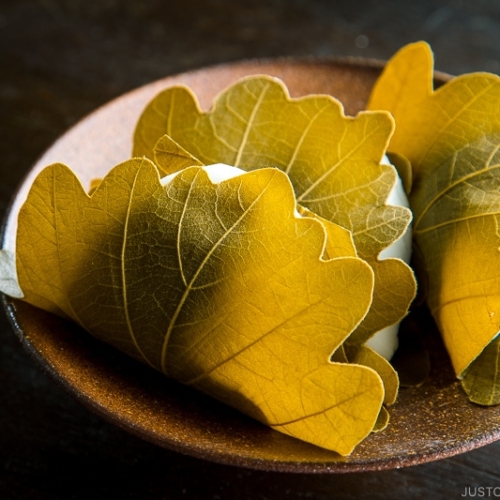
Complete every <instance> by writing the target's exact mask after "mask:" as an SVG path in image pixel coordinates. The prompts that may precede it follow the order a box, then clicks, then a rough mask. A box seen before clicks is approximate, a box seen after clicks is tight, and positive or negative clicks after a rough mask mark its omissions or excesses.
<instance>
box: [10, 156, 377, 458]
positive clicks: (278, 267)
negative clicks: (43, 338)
mask: <svg viewBox="0 0 500 500" xmlns="http://www.w3.org/2000/svg"><path fill="white" fill-rule="evenodd" d="M295 206H296V202H295V197H294V193H293V190H292V187H291V185H290V182H289V180H288V177H287V176H286V175H285V174H283V173H282V172H281V171H279V170H277V169H262V170H258V171H255V172H250V173H245V174H243V175H239V176H237V177H234V178H232V179H228V180H226V181H223V182H220V183H213V182H212V181H211V180H210V178H209V176H208V174H207V173H206V172H205V170H204V169H203V168H201V167H196V166H195V167H190V168H187V169H184V170H182V171H181V172H180V173H179V174H178V175H176V176H175V177H174V178H173V179H171V180H169V182H167V183H166V185H165V186H164V185H162V183H161V182H160V176H159V172H158V170H157V167H156V166H155V165H154V164H153V163H151V162H150V161H149V160H147V159H134V160H129V161H127V162H125V163H123V164H121V165H118V166H117V167H115V168H114V169H113V170H112V171H111V172H110V173H109V174H108V175H107V176H106V177H105V178H104V179H103V180H102V181H101V182H100V184H99V185H98V186H97V188H96V189H95V190H94V191H93V192H92V195H90V196H89V195H88V194H87V193H86V192H85V190H84V189H83V188H82V186H81V185H80V183H79V181H78V179H77V178H76V177H75V175H74V174H73V173H72V172H71V170H69V169H68V168H67V167H65V166H64V165H61V164H56V165H52V166H50V167H48V168H46V169H45V170H43V171H42V172H41V173H40V174H39V176H38V177H37V178H36V180H35V182H34V184H33V186H32V188H31V191H30V193H29V195H28V198H27V201H26V203H25V204H24V206H23V207H22V209H21V211H20V214H19V221H18V222H19V225H18V236H17V269H18V276H19V284H20V287H21V289H22V291H23V293H24V300H27V301H28V302H30V303H32V304H34V305H35V306H38V307H42V308H44V309H47V310H49V311H52V312H55V313H57V314H61V315H64V316H67V317H69V318H72V319H73V320H74V321H75V322H77V323H78V324H80V325H81V326H82V327H83V328H85V329H86V330H88V331H89V332H91V333H92V334H93V335H95V336H96V337H97V338H99V339H101V340H103V341H105V342H108V343H110V344H112V345H114V346H116V347H117V348H119V349H121V350H122V351H124V352H126V353H128V354H130V355H131V356H133V357H135V358H137V359H138V360H141V361H143V362H145V363H147V364H149V365H150V366H152V367H154V368H156V369H157V370H160V371H162V372H163V373H165V374H166V375H168V376H170V377H173V378H175V379H177V380H179V381H181V382H183V383H185V384H188V385H191V386H194V387H196V388H198V389H200V390H202V391H204V392H206V393H208V394H210V395H212V396H213V397H215V398H217V399H219V400H221V401H223V402H225V403H227V404H229V405H232V406H234V407H236V408H238V409H240V410H241V411H243V412H245V413H247V414H249V415H251V416H252V417H255V418H257V419H259V420H260V421H262V422H263V423H265V424H267V425H269V426H271V427H272V428H274V429H277V430H279V431H281V432H284V433H286V434H289V435H291V436H294V437H297V438H299V439H302V440H304V441H307V442H310V443H313V444H316V445H318V446H322V447H325V448H328V449H330V450H335V451H337V452H338V453H341V454H349V453H350V452H351V451H352V450H353V448H354V447H355V446H356V445H357V444H358V443H359V442H360V441H361V440H362V439H363V438H365V437H366V436H367V435H368V434H369V433H370V432H371V431H372V429H373V428H374V426H375V424H376V422H377V418H378V416H379V414H380V412H381V405H382V402H383V400H384V387H383V384H382V381H381V379H380V377H379V375H378V374H377V373H376V372H375V371H374V370H373V369H371V368H368V367H366V366H362V365H356V364H345V363H339V362H331V361H330V358H331V355H332V354H333V353H334V352H336V351H338V350H339V348H340V346H341V345H342V344H343V343H344V342H345V340H346V338H347V337H348V336H349V335H350V334H351V332H352V331H353V330H354V329H355V328H356V327H357V325H358V324H359V323H360V322H361V321H362V319H363V318H364V316H365V315H366V313H367V311H368V310H369V308H370V304H371V300H372V293H373V271H372V270H371V268H370V266H369V265H367V264H366V262H364V261H363V260H361V259H359V258H357V257H355V256H350V255H346V253H349V252H348V243H346V240H345V230H343V229H341V228H339V229H340V231H341V232H340V233H339V235H340V236H339V244H338V245H337V244H335V241H333V238H334V234H335V229H334V228H330V229H331V230H330V231H329V232H328V235H329V237H330V242H329V243H328V240H327V231H326V229H325V226H324V225H323V224H322V223H321V221H320V220H318V219H316V218H311V217H300V216H298V214H297V213H296V211H295ZM346 245H347V246H346ZM346 249H347V251H346Z"/></svg>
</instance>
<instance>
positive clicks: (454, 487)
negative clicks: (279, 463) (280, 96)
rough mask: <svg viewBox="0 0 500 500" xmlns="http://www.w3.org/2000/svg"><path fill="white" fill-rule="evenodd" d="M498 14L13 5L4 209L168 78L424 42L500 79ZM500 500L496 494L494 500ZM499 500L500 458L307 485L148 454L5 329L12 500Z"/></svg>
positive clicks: (1, 341) (314, 2)
mask: <svg viewBox="0 0 500 500" xmlns="http://www.w3.org/2000/svg"><path fill="white" fill-rule="evenodd" d="M499 33H500V2H496V1H495V0H480V1H475V2H467V1H461V0H450V1H444V0H440V1H439V0H435V1H433V0H424V1H418V2H411V3H410V2H402V1H399V2H398V1H387V0H379V1H378V2H374V1H368V0H358V1H356V2H355V1H351V2H332V1H328V0H288V1H286V0H254V1H251V0H246V1H240V2H236V1H234V2H231V1H229V0H202V1H197V0H183V1H182V2H169V1H166V0H165V1H162V0H151V1H137V0H133V1H125V0H100V1H99V2H97V1H96V2H91V1H85V0H19V1H14V0H2V1H1V2H0V67H1V76H0V159H1V160H0V169H1V170H0V172H1V174H0V175H1V182H0V210H1V215H2V217H3V216H4V214H5V211H6V210H7V207H8V204H9V201H10V199H11V197H12V195H13V193H14V191H15V189H16V187H17V185H18V184H19V182H20V181H21V179H22V177H23V176H24V175H25V173H26V172H27V171H28V170H29V168H30V167H31V165H32V164H33V163H34V162H35V160H36V159H37V157H38V156H39V155H40V154H41V153H42V152H43V151H44V150H45V149H46V148H47V147H49V146H50V144H51V143H52V142H53V141H54V140H55V139H56V138H57V137H58V136H59V135H60V134H61V133H63V132H64V131H65V130H66V129H67V128H68V127H70V126H71V125H73V124H74V123H76V122H77V121H78V120H80V119H81V118H82V117H84V116H85V115H86V114H88V113H89V112H90V111H92V110H94V109H95V108H96V107H98V106H100V105H102V104H104V103H106V102H107V101H109V100H110V99H112V98H114V97H117V96H119V95H121V94H123V93H124V92H126V91H128V90H130V89H133V88H135V87H137V86H139V85H142V84H145V83H148V82H150V81H153V80H156V79H158V78H161V77H163V76H166V75H169V74H174V73H178V72H182V71H185V70H188V69H193V68H199V67H202V66H206V65H211V64H215V63H220V62H226V61H235V60H239V59H244V58H262V57H266V58H267V57H275V56H305V55H313V56H330V55H335V56H337V55H342V56H343V55H354V56H365V57H375V58H379V59H387V58H388V57H390V56H391V54H392V53H393V52H395V51H396V50H397V49H398V48H399V47H400V46H402V45H404V44H405V43H408V42H412V41H416V40H419V39H425V40H427V41H428V42H430V43H431V44H432V46H433V48H434V51H435V53H436V67H437V69H439V70H442V71H445V72H449V73H452V74H458V73H463V72H470V71H477V70H486V71H493V72H500V38H499V36H498V34H499ZM495 488H496V489H495ZM466 495H469V496H474V495H475V496H481V497H495V496H500V443H495V444H491V445H488V446H485V447H483V448H481V449H478V450H475V451H472V452H469V453H466V454H463V455H459V456H455V457H452V458H448V459H446V460H441V461H438V462H434V463H428V464H424V465H419V466H414V467H410V468H407V469H399V470H392V471H384V472H369V473H358V474H342V475H299V474H280V473H271V472H262V471H254V470H246V469H239V468H236V467H231V466H223V465H218V464H214V463H210V462H206V461H203V460H199V459H195V458H191V457H188V456H183V455H180V454H177V453H174V452H171V451H168V450H165V449H162V448H158V447H156V446H154V445H152V444H149V443H147V442H144V441H141V440H139V439H138V438H136V437H134V436H132V435H129V434H128V433H126V432H124V431H123V430H120V429H118V428H116V427H115V426H113V425H111V424H109V423H107V422H105V421H103V420H101V419H100V418H98V417H97V416H95V415H93V414H92V413H90V412H89V411H88V410H87V409H86V408H83V407H82V406H80V404H79V403H77V402H76V401H74V400H73V399H72V398H71V397H70V396H68V395H67V394H65V393H64V392H63V390H62V389H61V388H60V387H59V386H57V385H56V384H55V382H53V381H52V380H50V379H49V378H47V377H46V375H45V374H44V373H43V371H42V370H41V369H40V368H39V367H38V366H37V365H36V363H35V362H34V361H33V360H32V359H30V358H29V357H28V355H27V354H26V353H25V352H24V350H23V348H22V347H21V345H20V343H19V341H18V340H17V338H16V337H15V335H14V334H13V331H12V329H11V326H10V324H9V322H8V320H7V318H6V316H5V314H1V316H0V498H1V499H8V500H10V499H23V500H24V499H31V498H35V499H37V498H42V499H44V498H50V499H52V498H56V499H57V498H61V499H80V498H81V499H87V498H92V499H96V498H140V499H170V498H186V499H188V498H202V499H205V498H207V499H281V498H285V499H302V498H304V499H306V498H312V499H331V498H358V499H359V498H363V499H364V498H380V499H390V498H433V499H439V498H464V497H466Z"/></svg>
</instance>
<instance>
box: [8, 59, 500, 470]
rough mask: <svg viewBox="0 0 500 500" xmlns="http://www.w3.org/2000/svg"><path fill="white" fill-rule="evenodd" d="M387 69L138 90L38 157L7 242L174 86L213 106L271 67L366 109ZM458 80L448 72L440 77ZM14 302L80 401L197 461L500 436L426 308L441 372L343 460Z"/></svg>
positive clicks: (355, 463)
mask: <svg viewBox="0 0 500 500" xmlns="http://www.w3.org/2000/svg"><path fill="white" fill-rule="evenodd" d="M381 68H382V63H380V62H376V61H371V60H359V59H341V60H339V59H329V60H290V59H280V60H272V61H248V62H239V63H233V64H227V65H221V66H215V67H209V68H205V69H200V70H197V71H192V72H189V73H183V74H180V75H175V76H170V77H168V78H165V79H162V80H159V81H156V82H154V83H151V84H149V85H146V86H144V87H141V88H139V89H137V90H135V91H132V92H130V93H127V94H125V95H124V96H122V97H120V98H118V99H116V100H114V101H112V102H110V103H108V104H106V105H105V106H103V107H102V108H100V109H98V110H97V111H95V112H94V113H92V114H91V115H89V116H88V117H87V118H85V119H84V120H82V121H81V122H80V123H78V124H77V125H76V126H75V127H73V128H72V129H70V130H69V131H68V132H67V133H66V134H64V135H63V136H62V137H61V138H60V139H59V140H58V141H56V142H55V143H54V144H53V146H52V147H50V149H49V150H48V151H47V152H46V153H45V154H44V155H43V156H42V157H41V158H40V160H39V161H38V162H37V163H36V164H35V165H34V167H33V168H32V170H31V171H30V173H29V174H28V176H27V177H26V178H25V180H24V181H23V183H22V185H21V186H20V188H19V190H18V192H17V193H16V195H15V197H14V200H13V203H12V205H11V208H10V210H9V213H8V217H7V220H6V224H5V226H4V235H3V237H4V247H7V248H11V249H12V248H13V246H14V241H15V233H16V214H17V213H18V211H19V208H20V206H21V205H22V203H23V202H24V200H25V199H26V195H27V191H28V190H29V187H30V186H31V183H32V181H33V179H34V177H35V176H36V175H37V174H38V173H39V172H40V170H41V169H42V168H44V167H45V166H47V165H49V164H50V163H54V162H63V163H65V164H67V165H68V166H70V167H71V168H72V169H73V170H74V171H75V172H76V174H77V175H78V176H79V177H80V179H81V180H82V182H83V184H84V185H87V186H88V185H89V182H90V180H91V179H93V178H96V177H102V176H104V175H105V174H106V172H107V171H109V169H110V168H112V167H113V166H114V165H116V164H118V163H120V162H121V161H123V160H125V159H127V158H128V157H129V156H130V151H131V147H132V133H133V129H134V126H135V123H136V121H137V119H138V117H139V115H140V113H141V111H142V109H143V108H144V106H145V104H146V103H147V102H148V101H149V100H150V99H151V98H153V97H154V96H155V95H156V93H158V92H159V91H160V90H163V89H164V88H166V87H168V86H171V85H177V84H184V85H188V86H189V87H191V89H193V90H194V92H195V93H196V94H197V95H198V97H199V99H200V103H201V106H202V108H204V109H208V107H209V106H210V103H211V101H212V99H213V97H214V96H215V95H216V94H217V93H218V92H220V91H221V90H223V89H224V88H225V87H227V86H228V85H229V84H231V83H232V82H234V81H235V80H237V79H238V78H241V77H243V76H247V75H252V74H268V75H272V76H276V77H279V78H281V79H282V80H283V81H284V82H285V83H286V85H287V86H288V88H289V89H290V93H291V95H292V96H293V97H298V96H301V95H305V94H311V93H327V94H331V95H333V96H335V97H337V98H338V99H340V101H341V102H342V103H343V104H344V106H345V110H346V113H347V114H349V115H354V114H356V113H357V112H358V111H360V110H362V109H364V107H365V104H366V99H367V96H368V94H369V92H370V89H371V87H372V85H373V83H374V81H375V79H376V78H377V76H378V74H379V73H380V71H381ZM446 78H447V77H446V76H445V75H443V74H436V81H437V83H440V82H441V83H442V82H443V81H445V80H446ZM3 303H4V306H5V309H6V311H7V314H8V316H9V318H10V319H11V321H12V324H13V325H14V330H15V332H16V334H17V335H18V337H19V338H20V340H21V342H22V343H23V345H24V346H25V347H26V348H27V350H28V351H29V352H30V353H31V354H32V355H33V356H34V357H35V358H36V359H37V360H38V361H39V363H40V364H41V365H42V366H43V368H44V369H45V370H46V371H47V372H48V373H49V374H51V375H52V376H53V377H54V378H55V379H56V380H57V381H58V382H60V383H61V384H62V385H63V386H64V387H65V388H66V389H67V390H68V391H69V392H70V393H71V394H72V395H73V396H75V397H76V398H77V399H78V400H79V401H81V402H82V403H83V404H84V405H86V406H87V407H89V408H90V409H92V410H93V411H95V412H96V413H97V414H99V415H101V416H102V417H104V418H105V419H107V420H109V421H111V422H113V423H114V424H116V425H118V426H120V427H122V428H124V429H126V430H127V431H129V432H131V433H133V434H135V435H137V436H140V437H141V438H144V439H145V440H148V441H150V442H152V443H155V444H157V445H159V446H163V447H165V448H169V449H172V450H175V451H178V452H181V453H184V454H188V455H192V456H195V457H199V458H203V459H207V460H212V461H215V462H219V463H224V464H231V465H235V466H242V467H248V468H254V469H263V470H272V471H287V472H303V473H341V472H354V471H369V470H383V469H392V468H399V467H404V466H408V465H414V464H418V463H424V462H429V461H432V460H437V459H440V458H445V457H449V456H452V455H455V454H458V453H462V452H465V451H468V450H472V449H474V448H477V447H479V446H482V445H485V444H488V443H490V442H493V441H495V440H497V439H499V438H500V407H491V408H483V407H479V406H475V405H473V404H471V403H469V402H468V400H467V398H466V396H465V395H464V394H463V392H462V390H461V388H460V385H459V383H458V382H457V381H456V380H455V377H454V375H453V371H452V369H451V365H450V362H449V359H448V356H447V354H446V352H445V350H444V348H443V346H442V344H441V343H440V341H439V338H438V336H437V335H436V332H435V331H434V327H433V324H432V321H430V319H429V318H428V317H426V315H425V313H422V312H420V313H419V314H418V315H417V317H416V318H415V320H416V321H417V323H418V325H419V328H420V329H421V331H422V333H424V334H425V336H426V338H428V339H430V341H431V342H432V343H433V345H434V348H433V351H432V358H433V359H432V361H433V366H434V367H435V368H434V369H433V371H432V373H431V376H430V377H429V379H428V380H427V381H426V382H425V383H424V384H423V385H421V386H420V387H414V388H402V389H401V391H400V394H399V397H398V400H397V402H396V404H395V405H394V406H393V407H392V408H391V410H390V413H391V422H390V424H389V427H388V428H387V429H386V430H384V431H382V432H379V433H373V434H371V435H370V436H369V437H368V438H367V439H366V440H365V441H363V442H362V443H361V444H360V445H359V446H358V447H357V448H356V450H355V451H354V452H353V453H352V455H350V456H348V457H341V456H340V455H338V454H336V453H334V452H330V451H327V450H324V449H321V448H318V447H315V446H313V445H310V444H307V443H305V442H301V441H298V440H296V439H294V438H291V437H288V436H285V435H284V434H281V433H279V432H276V431H274V430H272V429H270V428H268V427H266V426H264V425H262V424H260V423H258V422H256V421H254V420H252V419H250V418H248V417H246V416H244V415H242V414H240V413H239V412H237V411H236V410H233V409H231V408H229V407H227V406H225V405H223V404H221V403H219V402H217V401H215V400H212V399H210V398H208V397H206V396H204V395H203V394H200V393H198V392H195V391H194V390H192V389H190V388H188V387H184V386H182V385H180V384H178V383H176V382H175V381H172V380H169V379H167V378H165V377H164V376H163V375H161V374H160V373H156V372H155V371H153V370H151V369H150V368H148V367H146V366H142V365H141V364H139V363H138V362H136V361H134V360H132V359H129V358H127V357H126V356H125V355H123V354H122V353H120V352H118V351H116V350H114V349H112V348H111V347H109V346H107V345H104V344H102V343H100V342H99V341H97V340H95V339H94V338H93V337H91V336H90V335H89V334H87V333H86V332H84V331H82V330H80V329H79V328H78V327H76V326H75V325H73V324H71V323H68V322H66V321H64V320H62V319H60V318H57V317H55V316H52V315H50V314H48V313H45V312H44V311H41V310H38V309H36V308H34V307H32V306H30V305H29V304H26V303H24V302H22V301H18V300H12V299H9V298H6V297H4V299H3Z"/></svg>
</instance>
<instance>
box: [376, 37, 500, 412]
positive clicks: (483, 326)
mask: <svg viewBox="0 0 500 500" xmlns="http://www.w3.org/2000/svg"><path fill="white" fill-rule="evenodd" d="M369 108H370V109H385V110H388V111H390V112H391V113H392V114H393V116H394V118H395V120H396V132H395V134H394V136H393V138H392V140H391V145H390V149H391V150H394V151H396V152H397V153H399V154H401V155H403V156H404V157H406V158H407V159H408V160H409V161H410V163H411V165H412V170H413V172H412V178H413V188H412V192H411V196H410V203H411V208H412V210H413V212H414V239H415V242H416V245H417V246H418V255H421V261H422V262H419V268H422V269H423V270H424V272H423V273H422V274H421V279H420V281H421V282H422V283H427V287H428V291H427V294H428V297H427V303H428V305H429V308H430V310H431V312H432V314H433V316H434V318H435V320H436V322H437V324H438V327H439V329H440V331H441V333H442V336H443V338H444V341H445V344H446V347H447V349H448V352H449V353H450V356H451V359H452V362H453V366H454V368H455V371H456V374H457V376H458V377H459V378H461V379H464V381H463V384H462V385H463V387H464V389H465V390H466V392H467V393H468V394H469V395H470V397H471V399H472V400H474V401H475V402H479V403H481V404H498V403H500V391H499V390H498V387H496V386H498V383H497V380H496V379H497V377H498V375H497V371H498V370H497V366H498V362H499V361H500V357H499V356H498V350H497V349H496V347H495V346H492V347H491V348H489V347H488V346H489V345H490V343H491V342H492V341H493V340H494V339H496V337H497V335H498V333H499V331H500V265H499V264H500V259H499V257H500V253H499V249H500V235H499V230H498V228H499V222H500V217H499V214H500V197H499V196H498V192H499V187H500V175H499V173H500V169H499V164H500V154H499V150H500V120H499V118H498V117H499V116H500V78H499V77H498V76H495V75H491V74H487V73H472V74H466V75H462V76H460V77H457V78H453V79H451V80H450V81H449V82H447V83H446V84H444V85H443V86H441V87H440V88H438V89H437V90H433V57H432V52H431V50H430V48H429V46H428V45H427V44H426V43H424V42H418V43H415V44H411V45H409V46H407V47H404V48H403V49H401V50H400V51H399V52H398V53H397V54H396V55H395V56H394V57H393V59H391V61H390V62H389V63H388V64H387V66H386V69H385V70H384V72H383V74H382V75H381V77H380V78H379V80H378V82H377V83H376V85H375V87H374V89H373V93H372V96H371V99H370V103H369ZM424 273H425V274H424ZM469 373H470V377H472V378H473V379H474V380H473V381H472V380H468V376H469V375H468V374H469ZM472 393H474V394H472Z"/></svg>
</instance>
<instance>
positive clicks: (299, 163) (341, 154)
mask: <svg viewBox="0 0 500 500" xmlns="http://www.w3.org/2000/svg"><path fill="white" fill-rule="evenodd" d="M393 127H394V124H393V120H392V118H391V116H390V115H389V114H388V113H386V112H363V113H360V114H359V115H358V116H357V117H355V118H351V117H346V116H345V115H344V113H343V108H342V105H341V104H340V103H339V102H338V101H337V100H336V99H334V98H332V97H330V96H324V95H323V96H320V95H314V96H307V97H303V98H300V99H291V98H290V96H289V94H288V90H287V89H286V87H285V85H284V84H283V83H282V82H281V81H280V80H278V79H276V78H272V77H269V76H254V77H248V78H245V79H242V80H240V81H238V82H237V83H235V84H234V85H232V86H231V87H229V88H228V89H226V90H225V91H224V92H222V93H221V94H220V95H219V96H217V97H216V99H215V100H214V103H213V106H212V108H211V110H209V111H208V112H203V111H201V109H200V107H199V104H198V102H197V100H196V96H195V95H193V94H192V92H191V91H190V90H189V89H188V88H185V87H173V88H169V89H167V90H165V91H163V92H161V93H160V94H158V95H157V96H156V97H155V98H154V99H153V100H152V101H151V102H150V103H149V104H148V105H147V106H146V108H145V110H144V112H143V114H142V115H141V117H140V119H139V121H138V123H137V126H136V130H135V134H134V148H133V155H134V156H138V157H140V156H146V157H148V158H150V159H151V160H154V161H155V162H156V163H157V164H158V166H159V167H160V169H161V170H162V171H163V172H164V174H169V173H171V172H172V171H173V169H172V163H171V161H172V159H173V158H179V157H181V158H184V159H185V160H186V161H187V162H189V161H191V162H193V161H196V162H197V163H198V164H204V165H209V164H213V163H225V164H228V165H233V166H235V167H239V168H241V169H243V170H247V171H251V170H255V169H258V168H264V167H276V168H279V169H280V170H282V171H283V172H285V173H286V174H287V175H288V176H289V177H290V180H291V182H292V184H293V187H294V191H295V193H296V197H297V201H298V203H299V204H300V205H302V206H303V207H306V208H307V209H309V210H311V211H312V212H314V213H316V214H318V215H320V216H322V217H324V218H325V219H328V220H330V221H333V222H335V223H337V224H339V225H341V226H342V227H344V228H346V229H348V230H349V231H351V232H352V234H353V238H354V242H355V246H356V251H357V253H358V254H359V256H360V257H362V258H364V259H365V260H366V261H368V262H369V263H370V264H371V265H372V267H373V269H374V272H375V275H376V280H375V292H374V300H373V306H372V308H371V309H370V312H369V314H368V315H367V317H366V319H365V320H364V321H363V323H362V324H361V325H360V326H359V327H358V329H357V331H356V332H355V333H354V334H353V335H352V336H351V337H350V341H351V342H353V343H356V344H358V345H361V344H362V343H364V342H365V341H366V340H367V339H369V338H370V337H371V336H372V335H373V334H374V333H375V332H378V331H380V330H382V329H384V328H386V327H389V326H391V325H395V324H397V323H398V322H399V321H400V320H401V319H402V318H403V317H404V316H405V315H406V313H407V310H408V307H409V304H410V303H411V301H412V300H413V298H414V295H415V288H416V285H415V279H414V276H413V273H412V271H411V270H410V268H409V267H408V266H407V265H406V264H405V263H404V262H402V261H401V260H399V259H386V260H380V259H379V255H380V253H381V252H382V251H383V250H384V249H386V248H387V247H389V246H390V245H392V244H393V243H394V242H395V241H397V240H399V239H400V238H401V237H402V235H403V234H404V233H405V231H407V229H408V225H409V224H410V220H411V213H410V211H409V210H408V209H407V208H406V207H402V206H391V205H388V204H387V198H388V196H389V193H390V192H391V190H392V189H393V187H394V184H395V182H396V176H397V174H396V171H395V169H394V168H393V167H392V166H390V165H382V164H381V160H382V157H383V155H384V152H385V150H386V147H387V144H388V142H389V139H390V137H391V134H392V133H393ZM173 168H174V169H175V168H176V167H173Z"/></svg>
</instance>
